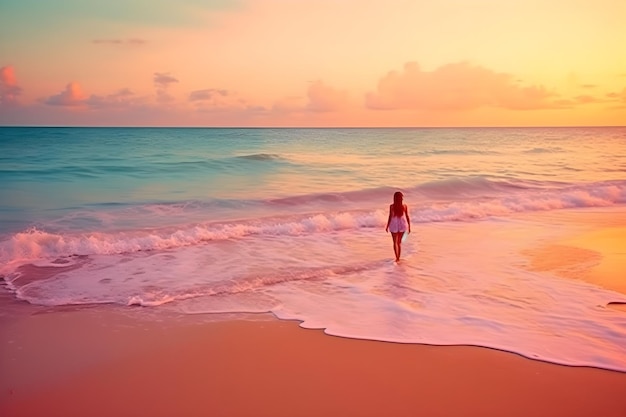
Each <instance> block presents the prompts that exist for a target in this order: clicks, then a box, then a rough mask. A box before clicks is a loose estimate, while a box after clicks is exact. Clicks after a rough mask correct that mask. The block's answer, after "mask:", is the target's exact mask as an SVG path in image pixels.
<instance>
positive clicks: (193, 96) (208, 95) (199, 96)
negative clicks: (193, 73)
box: [189, 88, 232, 101]
mask: <svg viewBox="0 0 626 417" xmlns="http://www.w3.org/2000/svg"><path fill="white" fill-rule="evenodd" d="M229 95H232V93H230V92H229V91H228V90H223V89H222V90H221V89H217V88H207V89H205V90H196V91H192V92H191V93H190V94H189V101H210V100H214V99H215V98H217V97H228V96H229Z"/></svg>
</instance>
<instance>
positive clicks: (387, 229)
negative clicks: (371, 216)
mask: <svg viewBox="0 0 626 417" xmlns="http://www.w3.org/2000/svg"><path fill="white" fill-rule="evenodd" d="M392 207H393V204H392V205H390V206H389V218H388V219H387V227H385V232H388V231H389V223H391V215H392V213H393V210H392Z"/></svg>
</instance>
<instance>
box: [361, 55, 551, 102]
mask: <svg viewBox="0 0 626 417" xmlns="http://www.w3.org/2000/svg"><path fill="white" fill-rule="evenodd" d="M555 96H556V94H554V93H552V92H550V91H548V90H547V89H546V88H545V87H543V86H534V85H533V86H526V87H525V86H521V85H520V83H519V81H516V80H515V77H513V76H512V75H510V74H506V73H497V72H494V71H492V70H490V69H487V68H483V67H481V66H475V65H471V64H469V63H466V62H461V63H454V64H447V65H444V66H441V67H439V68H437V69H436V70H434V71H431V72H427V71H423V70H421V68H420V67H419V66H418V64H417V63H415V62H410V63H407V64H406V65H405V66H404V69H403V70H402V71H401V72H396V71H392V72H390V73H388V74H387V75H386V76H384V77H383V78H382V79H381V80H380V82H379V83H378V88H377V90H376V92H373V93H368V94H367V95H366V99H365V104H366V106H367V107H368V108H370V109H376V110H392V109H423V110H441V111H446V110H449V111H462V110H471V109H475V108H479V107H500V108H505V109H509V110H530V109H546V108H554V107H558V105H557V104H556V103H555V102H554V101H552V100H551V99H552V98H553V97H555Z"/></svg>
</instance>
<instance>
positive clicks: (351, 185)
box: [0, 128, 626, 371]
mask: <svg viewBox="0 0 626 417" xmlns="http://www.w3.org/2000/svg"><path fill="white" fill-rule="evenodd" d="M0 181H1V182H0V265H1V266H0V274H1V275H2V276H3V277H4V280H5V281H6V282H7V284H8V286H9V288H10V289H11V291H12V292H13V293H14V295H15V297H17V298H20V299H23V300H26V301H28V302H30V303H32V304H38V305H49V306H58V305H67V304H91V303H114V304H119V305H124V306H126V305H129V306H132V305H142V306H145V307H146V308H150V309H153V310H154V311H172V310H174V311H177V312H179V313H183V314H211V313H221V312H228V313H239V312H263V313H271V314H274V315H275V316H277V317H279V318H285V319H297V320H300V321H302V326H303V327H314V328H323V329H325V330H326V332H327V333H331V334H336V335H340V336H349V337H357V338H365V339H378V340H390V341H397V342H404V343H432V344H475V345H480V346H488V347H494V348H498V349H504V350H510V351H514V352H518V353H520V354H523V355H526V356H528V357H533V358H538V359H543V360H549V361H552V362H557V363H565V364H571V365H590V366H599V367H605V368H608V369H618V370H622V371H626V359H624V358H626V350H625V349H626V348H625V347H624V346H623V340H624V337H626V316H625V315H624V314H623V313H622V312H617V311H613V310H607V309H606V308H604V307H603V306H606V305H607V303H609V302H619V301H624V300H626V296H624V295H622V294H617V293H614V292H611V291H609V290H606V289H602V288H597V287H594V286H591V285H590V284H586V283H582V282H578V281H575V280H564V279H560V278H558V277H556V276H552V275H550V274H549V273H547V272H546V273H537V272H531V271H528V268H525V267H524V265H525V264H527V263H528V262H527V260H525V258H524V257H523V256H522V255H521V253H522V252H523V251H524V250H526V249H528V248H532V247H536V246H537V245H539V244H540V243H541V242H545V241H548V240H550V239H556V238H558V237H559V236H561V235H566V234H567V233H569V232H571V231H572V230H574V228H575V227H580V225H578V226H572V222H570V221H569V220H567V221H566V219H571V218H572V216H574V218H576V216H575V214H576V213H581V214H583V213H587V212H589V211H590V210H594V211H598V212H600V213H603V215H606V216H609V217H610V216H613V215H616V214H620V213H623V212H624V210H625V208H626V128H506V129H505V128H502V129H501V128H488V129H479V128H471V129H460V128H459V129H191V128H183V129H178V128H171V129H169V128H0ZM396 190H402V191H403V192H404V195H405V202H406V203H407V204H408V205H409V211H410V214H411V219H412V223H413V233H412V234H411V235H410V236H409V237H408V239H407V240H406V243H405V244H404V247H403V260H402V261H401V262H400V263H399V264H395V263H394V262H393V250H392V246H391V239H390V238H389V236H388V235H387V234H385V232H384V226H385V223H386V219H387V217H386V216H387V210H388V205H389V204H390V203H391V200H392V194H393V192H394V191H396ZM583 226H584V225H583ZM29 276H31V278H28V277H29ZM32 277H37V278H36V279H33V278H32ZM27 278H28V279H27ZM546 300H549V302H546ZM581 306H582V307H581ZM598 306H601V307H598ZM581 309H582V310H581ZM590 341H591V342H590Z"/></svg>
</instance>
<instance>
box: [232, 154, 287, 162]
mask: <svg viewBox="0 0 626 417" xmlns="http://www.w3.org/2000/svg"><path fill="white" fill-rule="evenodd" d="M237 158H242V159H250V160H253V161H271V160H276V159H281V157H280V155H276V154H270V153H255V154H252V155H240V156H237Z"/></svg>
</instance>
